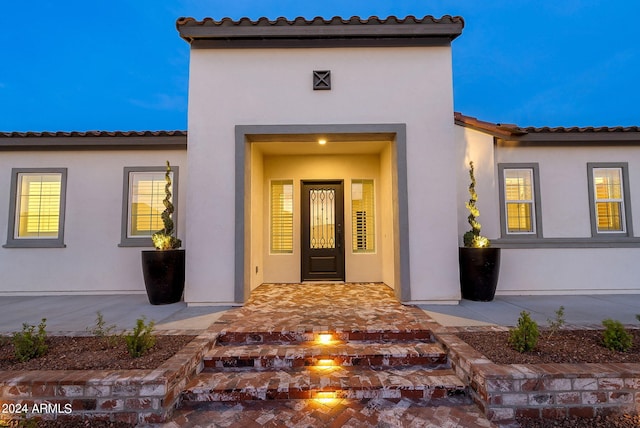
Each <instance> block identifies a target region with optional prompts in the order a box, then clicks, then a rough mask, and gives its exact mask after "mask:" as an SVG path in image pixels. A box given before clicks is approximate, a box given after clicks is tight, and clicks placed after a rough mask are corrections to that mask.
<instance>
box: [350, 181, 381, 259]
mask: <svg viewBox="0 0 640 428" xmlns="http://www.w3.org/2000/svg"><path fill="white" fill-rule="evenodd" d="M364 181H370V182H371V183H372V184H373V229H374V230H373V250H354V249H353V235H354V234H355V233H356V231H355V230H354V229H353V193H352V192H353V184H354V182H360V183H362V182H364ZM376 188H377V184H376V180H375V179H373V178H352V179H351V186H350V188H349V202H350V206H349V210H350V217H349V223H350V226H351V239H350V240H349V246H350V247H351V254H353V255H356V256H357V255H365V254H377V252H378V227H377V224H378V221H377V220H378V218H377V215H378V209H377V206H376V204H377V202H378V198H377V194H376Z"/></svg>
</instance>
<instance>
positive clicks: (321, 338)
mask: <svg viewBox="0 0 640 428" xmlns="http://www.w3.org/2000/svg"><path fill="white" fill-rule="evenodd" d="M332 341H333V334H331V333H322V334H319V335H318V337H317V338H316V342H318V343H320V344H322V345H328V344H329V343H331V342H332Z"/></svg>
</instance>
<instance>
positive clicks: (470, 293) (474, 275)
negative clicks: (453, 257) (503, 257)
mask: <svg viewBox="0 0 640 428" xmlns="http://www.w3.org/2000/svg"><path fill="white" fill-rule="evenodd" d="M458 260H459V261H460V290H461V291H462V298H463V299H467V300H475V301H477V302H490V301H491V300H493V298H494V296H495V295H496V287H497V286H498V275H499V273H500V248H493V247H489V248H467V247H461V248H459V251H458Z"/></svg>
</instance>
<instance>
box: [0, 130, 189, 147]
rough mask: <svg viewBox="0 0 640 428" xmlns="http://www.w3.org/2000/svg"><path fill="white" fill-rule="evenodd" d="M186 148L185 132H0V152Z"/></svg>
mask: <svg viewBox="0 0 640 428" xmlns="http://www.w3.org/2000/svg"><path fill="white" fill-rule="evenodd" d="M186 148H187V131H86V132H79V131H72V132H60V131H59V132H0V151H9V150H14V151H15V150H92V149H93V150H113V149H118V150H119V149H122V150H134V149H168V150H184V149H186Z"/></svg>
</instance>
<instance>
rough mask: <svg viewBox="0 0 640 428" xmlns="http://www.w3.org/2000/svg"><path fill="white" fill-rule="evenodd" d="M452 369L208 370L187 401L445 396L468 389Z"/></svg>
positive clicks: (191, 388)
mask: <svg viewBox="0 0 640 428" xmlns="http://www.w3.org/2000/svg"><path fill="white" fill-rule="evenodd" d="M466 394H467V388H466V386H465V385H464V383H463V382H462V381H461V380H460V379H459V378H458V377H457V376H456V375H455V373H454V372H453V370H450V369H437V370H429V369H425V368H422V367H413V366H412V367H403V368H385V369H381V368H373V367H333V368H326V369H318V368H308V369H289V370H250V371H232V372H202V373H200V374H199V375H198V376H197V377H196V378H195V379H194V380H193V381H191V382H190V383H189V384H188V385H187V387H186V389H185V391H184V392H183V393H182V400H183V405H184V406H189V405H195V404H197V403H202V402H226V401H247V400H292V399H322V398H348V399H365V398H411V399H444V398H447V397H457V396H460V395H466Z"/></svg>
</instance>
